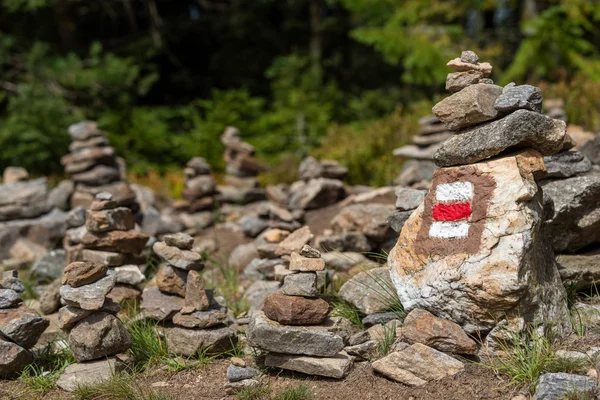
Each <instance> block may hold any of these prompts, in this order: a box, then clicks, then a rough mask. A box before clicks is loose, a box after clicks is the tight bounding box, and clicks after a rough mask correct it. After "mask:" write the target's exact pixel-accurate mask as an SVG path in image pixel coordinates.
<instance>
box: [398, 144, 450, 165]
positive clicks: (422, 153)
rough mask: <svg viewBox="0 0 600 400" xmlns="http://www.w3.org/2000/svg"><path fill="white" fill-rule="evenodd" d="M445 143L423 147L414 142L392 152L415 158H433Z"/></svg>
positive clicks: (399, 155)
mask: <svg viewBox="0 0 600 400" xmlns="http://www.w3.org/2000/svg"><path fill="white" fill-rule="evenodd" d="M442 144H443V143H436V144H432V145H429V146H425V147H421V146H417V145H414V144H407V145H405V146H402V147H398V148H397V149H394V151H393V152H392V154H393V155H394V157H402V158H409V159H415V160H423V161H425V160H431V159H432V158H433V155H434V154H435V153H436V152H437V151H438V150H439V149H440V147H442Z"/></svg>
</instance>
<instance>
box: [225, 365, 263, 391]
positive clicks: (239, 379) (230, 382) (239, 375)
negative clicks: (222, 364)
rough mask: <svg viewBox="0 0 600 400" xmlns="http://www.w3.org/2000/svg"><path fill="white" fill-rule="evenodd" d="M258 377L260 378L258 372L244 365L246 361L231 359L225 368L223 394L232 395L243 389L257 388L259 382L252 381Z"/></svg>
mask: <svg viewBox="0 0 600 400" xmlns="http://www.w3.org/2000/svg"><path fill="white" fill-rule="evenodd" d="M258 376H260V371H259V370H257V369H256V368H252V367H249V366H248V365H246V361H244V360H243V359H241V358H238V357H231V360H230V364H229V366H228V367H227V384H225V393H227V394H229V395H233V394H236V393H238V392H240V391H242V390H244V389H248V388H253V387H259V386H260V382H259V381H257V380H256V379H254V378H256V377H258Z"/></svg>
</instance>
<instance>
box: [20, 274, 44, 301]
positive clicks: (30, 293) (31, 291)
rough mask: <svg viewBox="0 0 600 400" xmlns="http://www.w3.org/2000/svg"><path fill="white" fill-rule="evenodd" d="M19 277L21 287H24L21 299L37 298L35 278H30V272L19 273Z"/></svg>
mask: <svg viewBox="0 0 600 400" xmlns="http://www.w3.org/2000/svg"><path fill="white" fill-rule="evenodd" d="M19 279H21V282H22V283H23V287H24V288H25V291H24V292H23V293H21V298H22V299H23V300H37V298H38V297H39V296H38V294H37V293H36V291H35V287H36V286H37V282H36V281H35V279H32V278H31V274H29V273H23V274H19Z"/></svg>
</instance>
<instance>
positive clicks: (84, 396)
mask: <svg viewBox="0 0 600 400" xmlns="http://www.w3.org/2000/svg"><path fill="white" fill-rule="evenodd" d="M74 394H75V396H76V398H77V399H78V400H124V399H127V400H175V398H174V397H171V396H169V395H166V394H163V393H160V392H157V391H155V390H154V389H152V388H150V387H148V386H147V385H141V384H139V383H138V382H136V381H135V379H134V377H133V376H131V375H128V374H118V375H114V376H113V377H112V378H111V379H109V380H106V381H103V382H100V383H98V384H95V385H90V386H80V387H78V388H77V389H75V391H74Z"/></svg>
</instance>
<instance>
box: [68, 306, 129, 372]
mask: <svg viewBox="0 0 600 400" xmlns="http://www.w3.org/2000/svg"><path fill="white" fill-rule="evenodd" d="M68 341H69V347H70V348H71V350H72V351H73V355H74V356H75V359H76V360H77V361H79V362H81V361H89V360H95V359H97V358H101V357H106V356H110V355H114V354H117V353H121V352H124V351H126V350H128V349H129V347H131V336H129V332H128V331H127V328H125V326H124V325H123V323H122V322H121V321H120V320H119V319H118V318H116V317H115V316H113V315H111V314H108V313H105V312H97V313H94V314H92V315H89V316H87V317H85V318H84V319H82V320H81V321H79V322H78V323H77V325H75V327H74V328H73V329H71V332H70V333H69V339H68Z"/></svg>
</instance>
